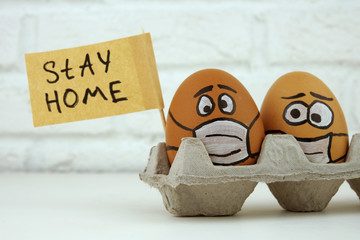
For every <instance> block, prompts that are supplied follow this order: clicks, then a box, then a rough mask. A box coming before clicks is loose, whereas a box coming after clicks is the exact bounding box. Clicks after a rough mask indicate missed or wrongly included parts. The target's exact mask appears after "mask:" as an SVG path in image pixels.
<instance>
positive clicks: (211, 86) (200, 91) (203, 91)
mask: <svg viewBox="0 0 360 240" xmlns="http://www.w3.org/2000/svg"><path fill="white" fill-rule="evenodd" d="M213 87H214V86H213V85H210V86H207V87H204V88H202V89H200V90H199V91H198V92H197V93H195V95H194V98H196V97H197V96H199V95H201V94H203V93H206V92H209V91H211V90H212V89H213Z"/></svg>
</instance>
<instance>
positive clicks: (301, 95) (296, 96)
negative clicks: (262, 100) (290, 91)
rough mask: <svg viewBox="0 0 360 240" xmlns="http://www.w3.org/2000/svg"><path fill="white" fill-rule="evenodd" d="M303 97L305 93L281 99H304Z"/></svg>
mask: <svg viewBox="0 0 360 240" xmlns="http://www.w3.org/2000/svg"><path fill="white" fill-rule="evenodd" d="M304 96H305V93H298V94H296V95H294V96H290V97H281V98H282V99H294V98H301V97H304Z"/></svg>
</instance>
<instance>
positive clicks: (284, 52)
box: [266, 4, 360, 65]
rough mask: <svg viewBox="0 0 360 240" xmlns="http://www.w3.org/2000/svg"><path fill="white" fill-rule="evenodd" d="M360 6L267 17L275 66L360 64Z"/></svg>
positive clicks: (271, 54) (268, 50) (283, 11)
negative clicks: (293, 64)
mask: <svg viewBox="0 0 360 240" xmlns="http://www.w3.org/2000/svg"><path fill="white" fill-rule="evenodd" d="M359 15H360V5H358V4H357V5H355V6H350V7H347V8H346V7H343V6H341V5H335V6H334V5H333V6H332V7H327V8H325V7H321V8H303V9H302V10H298V11H297V10H292V11H291V10H289V11H286V10H284V9H282V10H281V11H280V10H279V11H277V10H276V11H272V12H270V13H269V14H268V16H267V17H266V22H267V26H268V34H267V36H268V41H267V54H268V56H267V57H268V59H269V62H270V63H271V64H284V65H285V64H288V63H289V62H293V63H341V62H349V63H352V62H357V63H358V62H360V48H359V47H358V45H359V38H360V28H359V27H358V26H359V25H360V18H359V17H358V16H359Z"/></svg>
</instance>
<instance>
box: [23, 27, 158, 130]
mask: <svg viewBox="0 0 360 240" xmlns="http://www.w3.org/2000/svg"><path fill="white" fill-rule="evenodd" d="M25 60H26V69H27V75H28V80H29V89H30V99H31V106H32V113H33V120H34V126H35V127H38V126H44V125H50V124H57V123H65V122H72V121H79V120H85V119H92V118H100V117H107V116H113V115H119V114H124V113H130V112H137V111H143V110H147V109H154V108H158V109H162V108H164V103H163V99H162V94H161V89H160V83H159V77H158V73H157V68H156V62H155V57H154V51H153V48H152V42H151V37H150V34H149V33H145V34H140V35H136V36H132V37H128V38H123V39H118V40H114V41H109V42H104V43H98V44H93V45H88V46H82V47H77V48H70V49H63V50H56V51H51V52H43V53H31V54H25Z"/></svg>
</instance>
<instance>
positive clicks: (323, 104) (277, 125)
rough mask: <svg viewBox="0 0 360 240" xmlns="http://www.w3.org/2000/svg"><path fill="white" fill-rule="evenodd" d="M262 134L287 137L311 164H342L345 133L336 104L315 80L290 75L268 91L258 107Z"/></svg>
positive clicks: (341, 116)
mask: <svg viewBox="0 0 360 240" xmlns="http://www.w3.org/2000/svg"><path fill="white" fill-rule="evenodd" d="M260 112H261V116H262V118H263V122H264V127H265V131H266V134H291V135H293V136H294V137H295V138H296V140H297V141H298V142H299V144H300V146H301V148H302V149H303V151H304V153H305V155H306V156H307V158H308V160H309V161H310V162H313V163H340V162H344V161H345V158H346V154H347V150H348V130H347V126H346V121H345V117H344V114H343V112H342V109H341V107H340V104H339V102H338V101H337V99H336V97H335V95H334V94H333V93H332V92H331V90H330V89H329V88H328V87H327V86H326V85H325V84H324V83H323V82H322V81H321V80H320V79H319V78H317V77H315V76H314V75H312V74H310V73H306V72H291V73H288V74H285V75H283V76H282V77H280V78H279V79H278V80H277V81H276V82H275V83H274V84H273V85H272V87H271V88H270V89H269V91H268V93H267V95H266V96H265V98H264V101H263V104H262V106H261V111H260Z"/></svg>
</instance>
